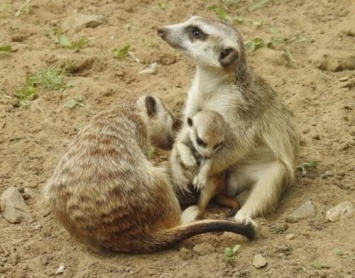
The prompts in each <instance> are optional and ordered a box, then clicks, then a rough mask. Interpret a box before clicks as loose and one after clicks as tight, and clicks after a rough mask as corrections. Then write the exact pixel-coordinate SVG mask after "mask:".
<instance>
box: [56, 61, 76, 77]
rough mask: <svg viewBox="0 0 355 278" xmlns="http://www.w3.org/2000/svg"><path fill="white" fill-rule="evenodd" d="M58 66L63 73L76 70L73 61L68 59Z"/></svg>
mask: <svg viewBox="0 0 355 278" xmlns="http://www.w3.org/2000/svg"><path fill="white" fill-rule="evenodd" d="M60 68H61V70H62V72H63V73H64V74H65V75H71V74H73V73H75V71H76V70H77V66H76V65H75V62H74V61H72V60H69V59H68V60H66V61H65V62H64V63H63V64H61V66H60Z"/></svg>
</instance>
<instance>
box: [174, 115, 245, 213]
mask: <svg viewBox="0 0 355 278" xmlns="http://www.w3.org/2000/svg"><path fill="white" fill-rule="evenodd" d="M187 124H188V126H189V132H188V133H187V134H185V135H186V137H184V138H180V139H181V140H179V142H178V143H177V145H176V148H175V152H174V151H173V152H172V154H171V156H170V167H171V172H172V176H173V184H174V186H175V187H176V191H177V194H178V196H180V195H179V194H181V193H180V192H186V191H188V186H189V185H190V184H191V183H193V185H194V186H195V187H196V188H197V189H198V190H199V191H200V197H199V199H198V202H197V206H198V208H199V213H202V212H203V211H204V210H205V208H206V206H207V204H208V202H209V201H210V200H211V198H212V197H214V196H215V199H216V201H217V202H218V203H220V204H221V205H225V206H227V207H230V208H232V209H233V210H236V209H238V208H239V204H238V202H237V200H236V199H234V198H233V197H229V196H228V195H227V194H226V193H227V192H226V188H225V173H224V172H222V173H218V174H215V175H213V176H212V177H210V178H211V180H212V182H210V183H207V179H208V177H209V171H210V168H211V165H212V161H213V159H214V156H215V154H216V152H218V151H219V149H220V148H223V146H224V145H226V144H230V143H231V142H233V133H232V132H231V131H230V130H229V129H228V126H227V124H226V123H225V121H224V119H223V117H222V116H221V115H220V114H219V113H218V112H216V111H213V110H202V111H200V112H198V113H197V114H196V115H195V116H194V117H193V118H190V117H189V118H187ZM182 198H184V196H183V197H182Z"/></svg>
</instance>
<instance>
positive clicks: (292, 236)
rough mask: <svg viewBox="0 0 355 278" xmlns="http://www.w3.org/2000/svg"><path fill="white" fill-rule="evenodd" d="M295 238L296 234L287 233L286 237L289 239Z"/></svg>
mask: <svg viewBox="0 0 355 278" xmlns="http://www.w3.org/2000/svg"><path fill="white" fill-rule="evenodd" d="M294 238H295V235H294V234H287V235H286V239H287V240H293V239H294Z"/></svg>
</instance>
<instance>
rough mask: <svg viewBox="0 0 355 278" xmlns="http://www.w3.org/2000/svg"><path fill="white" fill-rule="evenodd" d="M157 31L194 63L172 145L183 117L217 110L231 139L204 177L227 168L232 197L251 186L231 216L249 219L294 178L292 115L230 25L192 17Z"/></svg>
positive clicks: (295, 143) (295, 136)
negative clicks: (253, 66) (254, 66)
mask: <svg viewBox="0 0 355 278" xmlns="http://www.w3.org/2000/svg"><path fill="white" fill-rule="evenodd" d="M158 35H159V36H160V37H161V38H162V39H163V40H165V41H166V42H167V43H168V44H169V45H170V46H172V47H173V48H175V49H177V50H180V51H181V52H183V53H185V54H186V55H187V56H189V57H191V58H192V59H193V60H195V62H196V64H197V66H196V73H195V77H194V79H193V82H192V85H191V88H190V89H189V91H188V96H187V101H186V105H185V111H184V123H185V124H184V126H183V128H182V130H181V131H180V134H179V135H178V138H177V143H176V146H178V143H179V141H180V140H182V139H181V138H185V136H186V133H188V125H187V124H186V119H187V118H188V117H193V116H194V115H195V114H196V113H197V112H198V111H200V110H202V109H210V110H214V111H217V112H219V113H220V114H221V115H222V116H223V118H224V120H225V121H226V122H227V124H228V125H229V126H230V129H231V130H232V132H233V134H234V136H235V138H236V139H235V141H234V144H231V145H230V146H227V147H224V148H223V149H221V151H219V152H218V153H216V155H215V157H214V159H213V165H212V166H211V169H210V175H211V176H212V175H214V174H217V173H221V172H223V171H226V170H227V171H228V180H227V185H228V190H229V194H230V195H232V196H235V195H236V194H237V193H239V192H241V191H243V190H244V189H247V188H249V189H251V192H250V195H249V197H248V199H247V200H246V202H245V203H244V204H243V205H242V207H241V209H240V210H239V211H238V212H237V214H236V215H235V220H236V221H237V222H252V223H254V222H253V220H252V218H254V217H255V216H258V215H261V214H262V213H264V212H267V211H269V210H270V209H271V208H274V207H275V206H276V205H277V203H278V200H279V198H280V195H281V192H282V190H283V188H284V186H285V185H286V184H289V183H291V182H292V181H293V180H294V174H295V168H296V164H297V157H298V133H297V131H296V127H295V124H294V122H293V116H292V114H291V113H290V112H289V111H288V110H287V108H286V107H285V105H284V104H283V102H282V101H281V99H280V98H279V97H278V96H277V94H276V93H275V92H274V90H273V89H272V88H271V87H270V86H269V85H268V84H267V83H266V82H265V81H264V80H263V79H261V78H260V77H259V76H257V75H256V74H255V73H254V72H253V71H252V69H251V68H250V67H249V65H248V63H247V59H246V51H245V47H244V42H243V39H242V37H241V35H240V34H239V32H238V31H237V30H236V29H234V28H233V27H232V26H230V25H228V24H226V23H224V22H221V21H218V20H214V19H207V18H202V17H198V16H193V17H191V18H190V19H189V20H187V21H185V22H181V23H178V24H174V25H169V26H165V27H162V28H159V29H158ZM208 182H209V181H208Z"/></svg>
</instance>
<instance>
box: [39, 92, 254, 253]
mask: <svg viewBox="0 0 355 278" xmlns="http://www.w3.org/2000/svg"><path fill="white" fill-rule="evenodd" d="M173 122H174V119H173V117H172V114H171V113H170V111H169V110H168V109H167V108H166V107H165V106H164V104H163V103H162V102H161V100H160V99H159V98H157V97H153V96H146V97H142V98H140V99H139V100H138V102H137V105H136V106H135V107H129V106H127V105H122V106H121V107H118V108H116V109H113V110H109V111H106V112H102V113H99V114H98V115H96V116H95V117H94V118H93V119H92V121H91V122H90V123H89V124H88V126H86V127H85V128H84V129H83V130H82V131H81V132H80V133H79V134H78V136H77V137H76V138H75V139H74V141H73V142H72V143H71V144H70V145H69V148H68V151H67V152H66V153H65V154H64V156H63V158H62V159H61V160H60V162H59V164H58V166H57V167H56V169H55V170H54V173H53V176H52V177H51V178H50V179H49V181H48V183H47V184H46V185H45V187H44V190H43V197H44V201H45V203H46V204H48V206H49V208H50V210H51V212H52V214H53V215H54V217H55V218H56V219H57V220H58V221H59V223H60V224H61V225H63V226H64V228H65V229H66V230H67V231H68V232H69V233H70V234H71V235H72V236H74V237H75V238H76V239H77V240H79V241H81V242H83V243H86V244H88V245H89V246H91V247H94V248H95V249H101V250H110V251H116V252H122V253H146V252H154V251H159V250H162V249H164V248H167V247H169V246H171V245H173V244H175V243H178V242H180V241H182V240H184V239H186V238H188V237H191V236H194V235H197V234H201V233H206V232H216V231H230V232H234V233H238V234H242V235H244V236H246V237H248V238H250V239H251V238H253V237H254V235H255V231H254V229H253V227H252V226H251V225H241V224H238V223H235V222H232V221H222V220H206V221H198V222H194V223H190V222H191V221H192V220H193V219H195V218H196V213H197V212H196V211H195V210H194V209H193V208H192V209H191V207H190V208H187V209H186V210H185V211H184V212H182V213H181V209H180V206H179V202H178V200H177V198H176V196H175V194H174V191H173V188H172V185H171V183H170V180H169V176H168V174H167V171H166V169H165V168H162V167H155V166H154V165H153V164H152V163H151V162H150V161H149V160H148V159H147V158H146V156H147V154H146V152H147V149H148V146H149V145H150V142H151V143H152V144H154V145H155V146H158V147H163V148H165V149H168V148H171V147H172V144H173V140H172V139H173V138H174V132H173V129H172V126H173Z"/></svg>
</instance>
